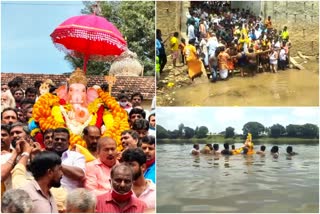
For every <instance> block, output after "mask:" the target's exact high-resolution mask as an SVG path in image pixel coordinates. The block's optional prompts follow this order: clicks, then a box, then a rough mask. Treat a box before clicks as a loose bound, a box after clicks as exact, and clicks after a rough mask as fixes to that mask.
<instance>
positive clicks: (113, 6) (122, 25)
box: [65, 1, 155, 76]
mask: <svg viewBox="0 0 320 214" xmlns="http://www.w3.org/2000/svg"><path fill="white" fill-rule="evenodd" d="M83 4H84V7H85V8H84V9H82V10H81V13H83V14H92V13H93V11H92V5H93V4H96V2H88V1H85V2H83ZM98 5H99V7H100V9H101V13H100V14H99V15H101V16H103V17H105V18H106V19H107V20H108V21H110V22H112V23H113V24H114V25H115V26H116V27H117V28H118V29H119V31H120V32H121V33H122V35H123V37H124V39H125V40H126V41H127V45H128V48H129V49H130V50H131V51H132V52H135V53H136V54H137V56H138V59H139V61H140V63H141V64H142V65H143V67H144V75H146V76H153V75H154V71H155V67H154V62H155V54H154V53H155V45H154V44H155V24H154V23H155V20H154V17H155V15H154V14H155V3H154V2H152V1H135V2H128V1H99V2H98ZM65 59H66V60H67V61H69V62H70V65H71V66H72V68H73V69H75V68H76V67H83V59H78V58H73V57H71V56H66V57H65ZM110 64H111V63H110V62H94V61H89V63H88V64H87V74H89V75H93V74H94V75H107V74H108V71H109V69H110Z"/></svg>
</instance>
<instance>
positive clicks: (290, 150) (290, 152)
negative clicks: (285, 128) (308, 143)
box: [287, 146, 298, 156]
mask: <svg viewBox="0 0 320 214" xmlns="http://www.w3.org/2000/svg"><path fill="white" fill-rule="evenodd" d="M297 154H298V153H296V152H294V151H293V148H292V146H288V147H287V155H289V156H294V155H297Z"/></svg>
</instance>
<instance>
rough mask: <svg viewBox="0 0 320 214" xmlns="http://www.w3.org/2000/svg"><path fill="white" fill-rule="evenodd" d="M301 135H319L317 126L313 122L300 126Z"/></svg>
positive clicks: (309, 136)
mask: <svg viewBox="0 0 320 214" xmlns="http://www.w3.org/2000/svg"><path fill="white" fill-rule="evenodd" d="M301 131H302V136H303V137H306V138H316V137H317V136H319V127H318V126H317V125H314V124H310V123H307V124H304V125H303V126H302V130H301Z"/></svg>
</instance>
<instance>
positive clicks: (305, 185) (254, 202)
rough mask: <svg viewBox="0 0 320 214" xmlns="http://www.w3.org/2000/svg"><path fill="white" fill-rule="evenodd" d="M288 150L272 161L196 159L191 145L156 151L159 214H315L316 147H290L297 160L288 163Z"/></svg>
mask: <svg viewBox="0 0 320 214" xmlns="http://www.w3.org/2000/svg"><path fill="white" fill-rule="evenodd" d="M220 144H221V143H220ZM238 146H240V144H238V145H237V144H236V147H238ZM286 146H287V145H283V146H281V148H282V150H280V156H279V158H278V159H274V158H273V157H272V156H271V155H269V154H267V155H266V156H259V155H252V156H243V155H234V156H229V157H228V156H227V157H226V156H218V157H216V156H213V155H201V156H196V157H195V156H192V155H190V154H189V152H190V150H191V147H192V145H177V144H171V145H170V144H165V145H161V144H160V145H158V147H157V212H242V213H245V212H318V211H319V146H318V145H317V144H313V145H308V146H306V145H301V144H299V145H294V146H293V147H294V150H295V151H297V152H298V153H299V155H297V156H293V157H291V158H290V159H287V157H286V155H285V149H284V148H286ZM268 147H269V149H268ZM270 147H271V146H267V150H270Z"/></svg>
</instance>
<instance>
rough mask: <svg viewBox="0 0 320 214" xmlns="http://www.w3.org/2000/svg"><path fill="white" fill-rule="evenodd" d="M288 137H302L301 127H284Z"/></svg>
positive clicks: (290, 125)
mask: <svg viewBox="0 0 320 214" xmlns="http://www.w3.org/2000/svg"><path fill="white" fill-rule="evenodd" d="M286 131H287V136H288V137H302V126H301V125H294V124H289V125H287V126H286Z"/></svg>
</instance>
